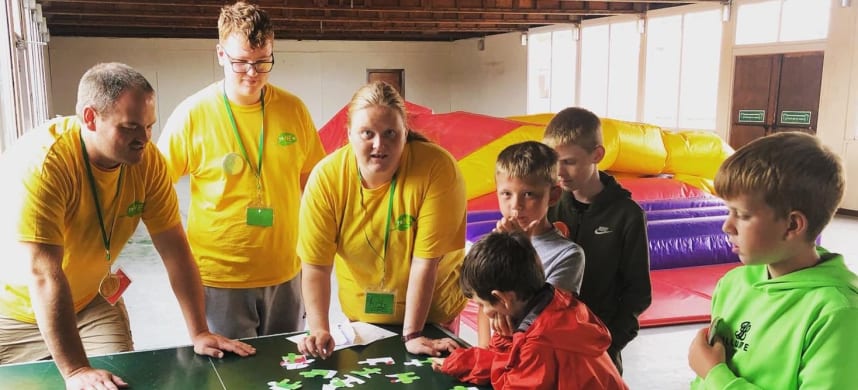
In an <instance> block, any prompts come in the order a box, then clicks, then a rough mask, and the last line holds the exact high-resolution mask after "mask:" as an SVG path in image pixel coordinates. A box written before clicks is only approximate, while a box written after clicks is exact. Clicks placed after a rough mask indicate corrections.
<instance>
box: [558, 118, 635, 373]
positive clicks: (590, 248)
mask: <svg viewBox="0 0 858 390" xmlns="http://www.w3.org/2000/svg"><path fill="white" fill-rule="evenodd" d="M543 142H544V143H545V144H547V145H548V146H551V147H552V148H554V150H555V151H557V154H558V156H559V163H558V176H559V177H558V179H559V180H558V184H559V185H560V187H561V188H563V195H562V196H561V197H560V201H558V202H557V204H555V205H554V206H551V208H550V209H549V210H548V219H549V220H550V221H551V222H562V223H563V224H565V225H566V227H567V228H568V231H569V234H568V238H569V239H570V240H572V241H574V242H576V243H578V245H580V246H581V247H582V248H584V253H586V254H587V262H586V263H585V265H584V279H583V282H582V284H581V293H580V298H581V300H582V301H584V303H586V304H587V306H588V307H590V309H591V310H593V312H594V313H596V315H598V316H599V317H600V318H601V319H602V321H604V322H605V325H607V327H608V329H609V330H610V331H611V338H612V342H611V347H610V348H609V349H608V355H610V356H611V360H613V362H614V364H615V365H616V366H617V369H618V370H619V371H620V373H621V374H622V372H623V361H622V356H621V354H620V352H621V351H622V349H623V348H624V347H625V346H626V344H628V343H629V341H631V340H632V339H634V338H635V336H637V334H638V329H639V328H640V325H639V324H638V316H639V315H640V314H641V313H642V312H643V311H644V310H646V308H647V307H649V305H650V301H651V300H652V287H651V285H650V277H649V251H648V244H647V235H646V216H645V214H644V212H643V210H642V209H641V208H640V206H639V205H638V204H637V203H636V202H635V201H633V200H632V199H631V193H630V192H629V191H627V190H626V189H624V188H623V187H622V186H620V185H619V184H618V183H617V181H616V180H615V179H614V178H613V176H611V175H609V174H607V173H605V172H601V171H599V168H598V164H599V162H600V161H602V158H604V156H605V146H604V145H603V143H602V126H601V122H600V121H599V118H598V117H597V116H596V115H595V114H593V113H592V112H590V111H588V110H585V109H583V108H577V107H570V108H566V109H564V110H563V111H560V112H559V113H558V114H557V115H556V116H554V118H553V119H552V120H551V122H549V123H548V126H547V127H546V129H545V135H544V136H543ZM561 230H562V229H561Z"/></svg>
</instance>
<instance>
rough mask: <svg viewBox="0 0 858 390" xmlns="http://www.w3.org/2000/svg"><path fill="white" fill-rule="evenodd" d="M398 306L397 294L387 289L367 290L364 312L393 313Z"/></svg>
mask: <svg viewBox="0 0 858 390" xmlns="http://www.w3.org/2000/svg"><path fill="white" fill-rule="evenodd" d="M395 308H396V294H394V293H392V292H387V291H370V290H366V300H365V302H364V309H363V311H364V313H366V314H383V315H393V312H394V310H395Z"/></svg>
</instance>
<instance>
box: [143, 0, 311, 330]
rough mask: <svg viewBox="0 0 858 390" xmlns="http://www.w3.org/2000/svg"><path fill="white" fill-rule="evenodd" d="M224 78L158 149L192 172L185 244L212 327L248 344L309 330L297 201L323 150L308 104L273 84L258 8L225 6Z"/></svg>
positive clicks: (270, 52)
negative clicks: (200, 282)
mask: <svg viewBox="0 0 858 390" xmlns="http://www.w3.org/2000/svg"><path fill="white" fill-rule="evenodd" d="M218 32H219V35H220V40H219V42H218V45H217V58H218V63H219V64H220V65H221V66H222V67H223V70H224V79H223V80H222V81H218V82H215V83H214V84H212V85H209V86H208V87H206V88H204V89H203V90H201V91H199V92H197V93H196V94H194V95H192V96H190V97H188V98H187V99H185V101H184V102H182V103H181V104H180V105H179V106H178V107H177V108H176V110H175V111H174V112H173V114H172V115H171V116H170V118H169V120H168V121H167V123H166V125H165V126H164V132H163V134H162V135H161V138H160V140H159V142H158V146H159V148H160V149H161V151H162V152H163V153H164V155H165V157H166V159H167V162H168V165H169V166H170V170H171V175H172V178H173V180H174V181H177V180H178V179H179V178H180V177H182V176H184V175H189V176H190V186H191V200H190V210H189V212H188V238H189V240H190V243H191V249H192V250H193V252H194V257H195V258H196V260H197V264H198V265H199V268H200V274H201V276H202V280H203V284H204V285H205V296H206V317H207V320H208V323H209V326H210V327H211V328H212V329H213V330H216V331H217V332H221V333H222V334H225V335H228V336H229V337H235V338H243V337H253V336H261V335H267V334H274V333H282V332H290V331H295V330H302V329H303V327H304V323H303V322H304V320H303V316H304V306H303V303H302V301H301V284H300V283H301V277H300V266H301V265H300V261H299V260H298V257H297V256H296V254H295V246H296V240H297V234H298V232H297V225H298V203H299V201H300V199H301V191H302V188H303V185H304V183H305V181H306V178H307V175H309V173H310V170H311V169H312V168H313V166H314V165H315V164H316V162H318V161H319V160H320V159H321V158H322V157H323V156H324V149H323V148H322V143H321V141H320V140H319V136H318V134H317V133H316V128H315V126H314V125H313V121H312V119H311V118H310V114H309V112H308V111H307V108H306V106H305V105H304V103H303V102H302V101H301V100H300V99H299V98H298V97H296V96H294V95H292V94H290V93H289V92H286V91H284V90H283V89H280V88H277V87H275V86H273V85H271V84H269V83H268V75H269V72H271V70H272V69H273V68H274V31H273V27H272V25H271V21H270V19H269V17H268V14H267V13H266V12H265V11H263V10H262V9H260V8H259V7H258V6H256V5H252V4H248V3H245V2H237V3H235V4H233V5H227V6H224V7H223V9H222V10H221V14H220V18H219V20H218Z"/></svg>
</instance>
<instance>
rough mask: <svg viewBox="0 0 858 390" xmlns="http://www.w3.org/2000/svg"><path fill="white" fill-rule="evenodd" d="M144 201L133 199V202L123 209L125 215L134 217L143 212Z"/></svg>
mask: <svg viewBox="0 0 858 390" xmlns="http://www.w3.org/2000/svg"><path fill="white" fill-rule="evenodd" d="M145 205H146V203H143V202H141V201H139V200H135V201H134V202H133V203H131V204H130V205H128V208H127V209H125V216H127V217H134V216H137V215H140V214H143V207H144V206H145Z"/></svg>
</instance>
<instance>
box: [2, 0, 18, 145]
mask: <svg viewBox="0 0 858 390" xmlns="http://www.w3.org/2000/svg"><path fill="white" fill-rule="evenodd" d="M10 11H11V2H4V4H3V6H2V7H0V153H2V152H3V151H4V150H5V149H6V147H7V146H8V145H9V144H10V143H11V142H12V141H13V140H14V139H15V138H16V135H17V134H16V133H17V131H16V129H17V127H18V126H17V124H16V115H15V91H14V89H13V87H12V49H13V48H14V43H13V42H14V39H13V35H12V23H11V20H10V17H9V14H10Z"/></svg>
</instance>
